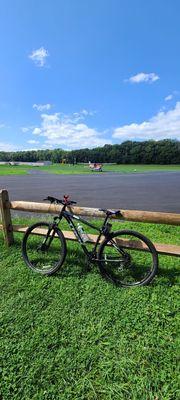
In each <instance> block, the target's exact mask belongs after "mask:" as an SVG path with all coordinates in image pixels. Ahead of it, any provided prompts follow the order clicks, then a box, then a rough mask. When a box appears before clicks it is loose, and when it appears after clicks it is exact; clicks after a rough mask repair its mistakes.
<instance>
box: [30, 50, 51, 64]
mask: <svg viewBox="0 0 180 400" xmlns="http://www.w3.org/2000/svg"><path fill="white" fill-rule="evenodd" d="M47 57H49V53H48V51H47V50H46V49H45V48H44V47H40V48H39V49H37V50H33V51H32V53H31V54H29V58H30V59H31V60H32V61H33V62H34V63H35V65H37V67H44V65H45V64H46V59H47Z"/></svg>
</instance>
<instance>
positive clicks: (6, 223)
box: [0, 189, 14, 246]
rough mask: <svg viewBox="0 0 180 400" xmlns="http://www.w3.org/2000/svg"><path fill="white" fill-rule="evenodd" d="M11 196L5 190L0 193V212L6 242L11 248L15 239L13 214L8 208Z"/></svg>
mask: <svg viewBox="0 0 180 400" xmlns="http://www.w3.org/2000/svg"><path fill="white" fill-rule="evenodd" d="M8 204H9V195H8V191H7V190H5V189H3V190H1V191H0V212H1V218H2V226H3V234H4V240H5V242H6V244H7V246H10V245H11V244H12V243H13V242H14V237H13V226H12V221H11V212H10V208H9V207H8Z"/></svg>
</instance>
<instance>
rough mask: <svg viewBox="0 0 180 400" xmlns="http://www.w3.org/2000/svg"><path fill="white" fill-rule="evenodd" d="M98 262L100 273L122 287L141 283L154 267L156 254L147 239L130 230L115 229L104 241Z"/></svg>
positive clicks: (146, 278)
mask: <svg viewBox="0 0 180 400" xmlns="http://www.w3.org/2000/svg"><path fill="white" fill-rule="evenodd" d="M117 243H118V244H117ZM138 249H140V250H141V251H140V250H138ZM147 250H148V251H147ZM99 261H100V268H101V270H102V272H103V273H104V274H105V275H106V276H107V277H109V278H111V279H112V280H113V281H114V282H115V283H117V284H120V285H123V286H133V285H141V284H145V283H146V282H147V281H149V280H151V279H152V277H153V275H154V274H155V272H156V268H157V255H156V251H155V249H154V247H153V245H152V244H151V242H150V241H149V240H148V239H146V238H145V237H144V236H143V235H141V234H138V233H137V232H131V231H122V232H117V233H116V234H115V235H114V236H113V237H112V238H111V239H109V241H105V243H103V244H102V246H101V248H100V252H99Z"/></svg>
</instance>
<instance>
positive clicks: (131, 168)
mask: <svg viewBox="0 0 180 400" xmlns="http://www.w3.org/2000/svg"><path fill="white" fill-rule="evenodd" d="M29 170H37V171H46V172H49V173H52V174H67V175H75V174H103V173H106V172H119V173H141V172H152V171H180V165H137V164H132V165H126V164H121V165H116V164H109V165H104V166H103V172H95V171H91V170H90V168H89V166H88V165H87V164H78V165H74V166H73V165H69V164H65V165H62V164H53V165H50V166H45V167H30V166H27V165H26V166H24V165H14V166H13V165H12V166H11V165H9V166H7V165H0V175H25V174H28V172H29Z"/></svg>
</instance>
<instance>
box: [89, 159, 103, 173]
mask: <svg viewBox="0 0 180 400" xmlns="http://www.w3.org/2000/svg"><path fill="white" fill-rule="evenodd" d="M102 167H103V165H102V164H99V163H91V162H90V161H89V168H90V169H91V171H99V172H102Z"/></svg>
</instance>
